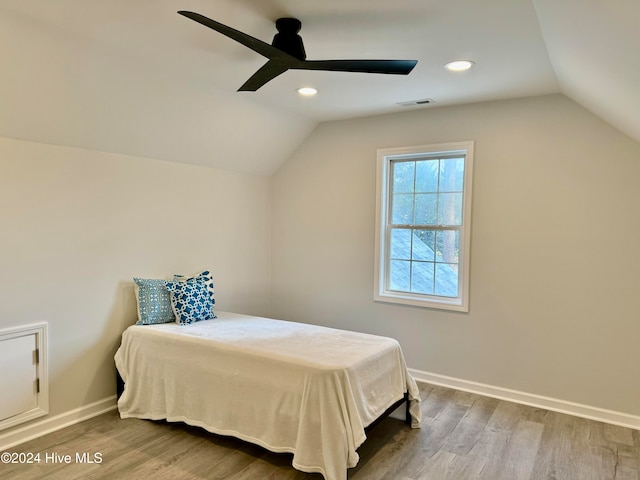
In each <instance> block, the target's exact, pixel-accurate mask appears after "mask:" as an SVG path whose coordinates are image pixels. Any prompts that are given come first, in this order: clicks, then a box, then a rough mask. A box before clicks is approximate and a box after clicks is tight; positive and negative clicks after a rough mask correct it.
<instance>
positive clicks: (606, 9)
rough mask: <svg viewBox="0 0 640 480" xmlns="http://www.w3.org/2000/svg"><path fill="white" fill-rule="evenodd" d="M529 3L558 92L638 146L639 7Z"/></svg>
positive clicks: (622, 1)
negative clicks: (534, 14)
mask: <svg viewBox="0 0 640 480" xmlns="http://www.w3.org/2000/svg"><path fill="white" fill-rule="evenodd" d="M533 3H534V5H535V8H536V11H537V14H538V19H539V22H540V29H541V31H542V34H543V36H544V40H545V43H546V46H547V50H548V52H549V58H550V60H551V63H552V64H553V68H554V71H555V74H556V76H557V78H558V83H559V85H560V90H561V92H562V93H563V94H565V95H566V96H567V97H569V98H571V99H572V100H573V101H575V102H576V103H578V104H580V105H581V106H583V107H584V108H586V109H587V110H589V111H591V112H592V113H594V114H595V115H597V116H599V117H600V118H602V119H603V120H605V121H606V122H608V123H609V124H610V125H612V126H614V127H615V128H617V129H618V130H620V131H621V132H623V133H625V134H627V135H629V136H630V137H631V138H633V139H634V140H636V141H637V142H640V89H639V88H638V85H640V56H639V55H638V52H639V51H640V29H639V28H638V20H640V2H637V1H635V0H616V1H615V2H601V1H598V0H563V1H561V2H558V1H556V0H533Z"/></svg>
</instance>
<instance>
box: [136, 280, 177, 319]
mask: <svg viewBox="0 0 640 480" xmlns="http://www.w3.org/2000/svg"><path fill="white" fill-rule="evenodd" d="M133 281H134V282H135V283H134V290H135V293H136V301H137V303H138V321H137V322H136V325H155V324H158V323H169V322H175V321H176V317H175V315H174V314H173V309H172V308H171V297H170V295H169V290H167V287H166V285H165V283H166V280H156V279H149V278H137V277H134V279H133Z"/></svg>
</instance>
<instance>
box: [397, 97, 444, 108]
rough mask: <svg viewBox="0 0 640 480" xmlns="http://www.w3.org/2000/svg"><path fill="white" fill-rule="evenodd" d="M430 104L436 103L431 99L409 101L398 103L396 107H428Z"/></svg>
mask: <svg viewBox="0 0 640 480" xmlns="http://www.w3.org/2000/svg"><path fill="white" fill-rule="evenodd" d="M431 103H436V101H435V100H433V99H432V98H423V99H422V100H411V101H409V102H398V103H397V105H400V106H402V107H414V106H416V105H429V104H431Z"/></svg>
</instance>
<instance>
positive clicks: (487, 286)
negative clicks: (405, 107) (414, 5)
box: [272, 95, 640, 415]
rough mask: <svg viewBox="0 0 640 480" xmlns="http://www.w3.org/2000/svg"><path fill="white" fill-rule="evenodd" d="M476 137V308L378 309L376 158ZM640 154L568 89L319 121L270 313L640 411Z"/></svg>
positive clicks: (423, 365) (297, 162)
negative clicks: (373, 336)
mask: <svg viewBox="0 0 640 480" xmlns="http://www.w3.org/2000/svg"><path fill="white" fill-rule="evenodd" d="M465 140H473V141H475V165H474V184H473V189H474V192H473V196H474V198H473V202H474V203H473V220H472V243H471V285H470V310H469V313H468V314H460V313H453V312H444V311H438V310H430V309H423V308H415V307H408V306H398V305H392V304H384V303H374V302H373V299H372V298H373V249H374V216H375V161H376V149H377V148H384V147H399V146H409V145H420V144H430V143H445V142H453V141H465ZM639 181H640V145H639V144H638V143H636V142H634V141H633V140H631V139H630V138H629V137H626V136H624V135H623V134H621V133H619V132H618V131H617V130H615V129H613V128H612V127H610V126H609V125H607V124H606V123H604V122H602V121H601V120H599V119H598V118H597V117H595V116H593V115H592V114H590V113H588V112H587V111H586V110H584V109H582V108H581V107H579V106H578V105H577V104H575V103H573V102H572V101H571V100H569V99H567V98H566V97H563V96H560V95H554V96H545V97H536V98H528V99H520V100H513V101H503V102H493V103H486V104H475V105H468V106H461V107H450V108H436V109H427V110H417V111H413V112H408V113H402V114H396V115H386V116H379V117H371V118H365V119H354V120H345V121H336V122H329V123H324V124H321V125H320V126H319V127H318V128H317V129H316V130H315V131H314V133H313V134H312V135H311V136H310V137H309V138H308V139H307V140H306V142H305V143H303V144H302V146H301V147H300V148H299V149H298V150H297V152H296V153H295V154H294V155H293V156H292V157H291V158H290V159H289V161H288V162H287V163H286V164H285V165H284V167H282V168H281V169H280V170H279V171H278V173H277V174H276V175H275V176H274V178H273V203H272V208H273V223H272V245H273V249H272V264H273V270H272V271H273V275H272V305H273V310H272V313H273V315H274V316H276V317H281V318H285V319H291V320H299V321H306V322H312V323H318V324H323V325H328V326H336V327H340V328H346V329H353V330H358V331H364V332H371V333H377V334H383V335H390V336H394V337H396V338H398V340H400V342H401V344H402V346H403V349H404V351H405V355H406V357H407V363H408V365H409V366H410V367H412V368H415V369H418V370H422V371H426V372H430V373H435V374H441V375H447V376H451V377H455V378H459V379H464V380H469V381H475V382H480V383H484V384H488V385H493V386H497V387H503V388H509V389H514V390H519V391H523V392H528V393H532V394H537V395H543V396H548V397H552V398H557V399H562V400H566V401H572V402H577V403H582V404H586V405H591V406H595V407H601V408H606V409H612V410H616V411H621V412H626V413H630V414H635V415H638V414H640V402H638V399H639V398H640V383H639V382H638V381H637V379H638V378H640V361H638V356H637V353H636V352H637V349H638V339H640V320H639V319H640V316H639V312H640V294H639V293H640V291H639V287H640V253H639V252H640V250H639V249H638V245H640V216H638V213H637V212H638V205H640V188H639V187H638V182H639Z"/></svg>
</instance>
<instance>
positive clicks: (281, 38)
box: [178, 10, 418, 92]
mask: <svg viewBox="0 0 640 480" xmlns="http://www.w3.org/2000/svg"><path fill="white" fill-rule="evenodd" d="M178 13H179V14H180V15H183V16H185V17H187V18H190V19H191V20H194V21H196V22H198V23H201V24H202V25H204V26H206V27H209V28H211V29H213V30H215V31H216V32H219V33H221V34H223V35H226V36H227V37H229V38H231V39H232V40H235V41H236V42H239V43H241V44H242V45H244V46H245V47H248V48H250V49H251V50H253V51H255V52H257V53H259V54H260V55H262V56H264V57H266V58H268V59H269V60H268V61H267V63H265V64H264V65H263V66H262V67H261V68H260V69H259V70H258V71H257V72H256V73H254V74H253V75H252V76H251V78H249V80H247V81H246V82H245V83H244V84H243V85H242V86H241V87H240V88H239V89H238V91H239V92H241V91H251V92H255V91H256V90H258V89H259V88H260V87H262V86H263V85H264V84H265V83H267V82H269V81H270V80H273V79H274V78H276V77H277V76H278V75H280V74H282V73H284V72H286V71H287V70H290V69H292V70H328V71H334V72H363V73H387V74H395V75H408V74H409V72H411V70H413V67H415V66H416V64H417V63H418V61H417V60H307V59H306V58H307V55H306V53H305V51H304V45H303V43H302V38H301V37H300V35H298V32H299V31H300V28H301V27H302V22H301V21H300V20H298V19H297V18H279V19H278V20H276V29H277V30H278V33H276V35H275V36H274V37H273V43H272V44H271V45H269V44H268V43H265V42H263V41H262V40H258V39H257V38H254V37H252V36H251V35H247V34H246V33H243V32H240V31H238V30H236V29H234V28H231V27H228V26H226V25H223V24H222V23H219V22H216V21H215V20H211V19H210V18H207V17H205V16H204V15H200V14H199V13H194V12H187V11H184V10H181V11H179V12H178Z"/></svg>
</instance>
